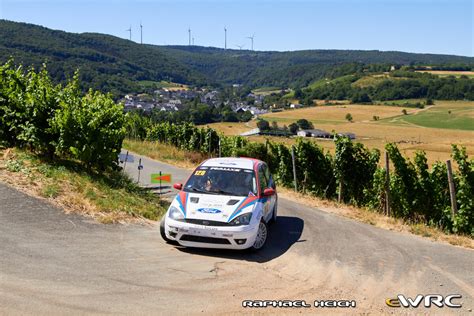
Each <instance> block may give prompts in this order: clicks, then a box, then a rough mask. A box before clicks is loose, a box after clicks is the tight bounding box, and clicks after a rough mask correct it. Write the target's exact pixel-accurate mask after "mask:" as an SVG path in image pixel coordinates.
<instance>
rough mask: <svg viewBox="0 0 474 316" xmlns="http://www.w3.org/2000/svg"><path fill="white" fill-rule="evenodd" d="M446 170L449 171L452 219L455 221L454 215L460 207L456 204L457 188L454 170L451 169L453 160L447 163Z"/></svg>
mask: <svg viewBox="0 0 474 316" xmlns="http://www.w3.org/2000/svg"><path fill="white" fill-rule="evenodd" d="M446 169H447V171H448V183H449V197H450V198H451V215H452V218H453V219H454V215H456V214H457V213H458V206H457V203H456V188H455V187H454V180H453V169H452V168H451V160H447V161H446Z"/></svg>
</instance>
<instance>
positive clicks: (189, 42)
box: [188, 27, 191, 46]
mask: <svg viewBox="0 0 474 316" xmlns="http://www.w3.org/2000/svg"><path fill="white" fill-rule="evenodd" d="M188 45H189V46H191V28H190V27H188Z"/></svg>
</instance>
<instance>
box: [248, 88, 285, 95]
mask: <svg viewBox="0 0 474 316" xmlns="http://www.w3.org/2000/svg"><path fill="white" fill-rule="evenodd" d="M280 92H281V88H278V87H262V88H258V89H254V90H252V93H253V94H255V95H270V94H272V93H280Z"/></svg>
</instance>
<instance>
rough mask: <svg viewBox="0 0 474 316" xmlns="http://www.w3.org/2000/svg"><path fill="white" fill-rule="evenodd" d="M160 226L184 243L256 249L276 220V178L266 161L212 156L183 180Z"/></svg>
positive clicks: (165, 235) (170, 238)
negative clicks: (271, 223) (274, 179)
mask: <svg viewBox="0 0 474 316" xmlns="http://www.w3.org/2000/svg"><path fill="white" fill-rule="evenodd" d="M174 188H175V189H178V190H180V191H179V193H178V194H177V195H176V198H175V199H174V200H173V202H172V203H171V205H170V207H169V209H168V211H167V212H166V214H165V216H164V218H163V220H162V221H161V225H160V232H161V236H162V237H163V238H164V239H165V240H166V241H176V242H178V243H179V244H180V245H182V246H187V247H203V248H228V249H248V248H251V249H252V250H258V249H260V248H262V247H263V246H264V245H265V242H266V240H267V236H268V227H267V224H268V223H270V222H273V221H276V217H277V199H278V197H277V193H276V188H275V182H274V181H273V177H272V175H271V174H270V172H269V170H268V166H267V164H266V163H264V162H263V161H260V160H257V159H251V158H213V159H209V160H206V161H204V162H203V163H202V164H201V165H199V166H198V167H197V168H196V170H194V172H193V173H192V175H191V176H190V177H189V179H188V180H187V182H186V183H185V184H184V185H183V184H181V183H177V184H175V185H174Z"/></svg>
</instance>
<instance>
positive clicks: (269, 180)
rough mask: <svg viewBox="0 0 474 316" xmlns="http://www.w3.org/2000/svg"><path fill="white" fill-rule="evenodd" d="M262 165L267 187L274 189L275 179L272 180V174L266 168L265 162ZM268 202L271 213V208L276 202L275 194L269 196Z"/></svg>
mask: <svg viewBox="0 0 474 316" xmlns="http://www.w3.org/2000/svg"><path fill="white" fill-rule="evenodd" d="M262 167H263V174H264V175H265V178H266V179H267V183H268V187H269V188H272V189H274V190H276V185H275V181H274V180H273V176H272V174H271V173H270V169H269V168H268V166H267V164H263V165H262ZM268 202H269V203H270V206H269V208H270V213H271V212H272V210H273V208H274V207H275V203H276V202H277V196H276V194H275V195H272V196H271V197H269V199H268Z"/></svg>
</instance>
